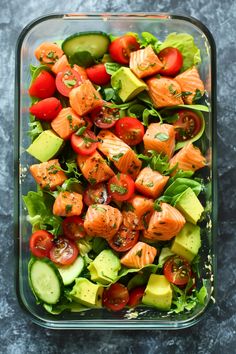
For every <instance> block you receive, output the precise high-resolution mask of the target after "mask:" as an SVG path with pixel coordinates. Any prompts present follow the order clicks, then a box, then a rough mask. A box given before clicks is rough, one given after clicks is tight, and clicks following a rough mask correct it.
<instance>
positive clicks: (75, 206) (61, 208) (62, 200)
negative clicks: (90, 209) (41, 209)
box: [52, 191, 83, 216]
mask: <svg viewBox="0 0 236 354" xmlns="http://www.w3.org/2000/svg"><path fill="white" fill-rule="evenodd" d="M82 209H83V196H82V194H79V193H76V192H67V191H65V192H60V193H59V194H58V196H57V197H56V199H55V202H54V204H53V209H52V211H53V214H54V215H57V216H74V215H80V214H81V212H82Z"/></svg>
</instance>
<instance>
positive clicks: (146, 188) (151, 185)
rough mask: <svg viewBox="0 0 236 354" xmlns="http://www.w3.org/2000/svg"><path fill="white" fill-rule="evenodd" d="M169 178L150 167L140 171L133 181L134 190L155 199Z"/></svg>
mask: <svg viewBox="0 0 236 354" xmlns="http://www.w3.org/2000/svg"><path fill="white" fill-rule="evenodd" d="M168 179H169V177H168V176H163V175H162V174H161V173H160V172H158V171H153V170H152V169H151V168H150V167H145V168H144V169H142V170H141V171H140V173H139V175H138V177H137V179H136V180H135V188H136V189H137V190H138V191H139V192H140V193H142V194H144V195H146V196H148V197H151V198H154V199H156V198H157V197H159V196H160V194H161V193H162V191H163V189H164V187H165V185H166V183H167V182H168Z"/></svg>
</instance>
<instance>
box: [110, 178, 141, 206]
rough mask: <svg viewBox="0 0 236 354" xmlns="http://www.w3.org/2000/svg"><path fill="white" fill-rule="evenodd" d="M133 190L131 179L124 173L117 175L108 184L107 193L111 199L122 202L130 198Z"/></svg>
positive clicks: (133, 185)
mask: <svg viewBox="0 0 236 354" xmlns="http://www.w3.org/2000/svg"><path fill="white" fill-rule="evenodd" d="M134 189H135V184H134V181H133V179H132V178H131V177H130V176H129V175H126V174H124V173H118V174H117V175H116V176H114V177H112V178H111V179H110V180H109V182H108V192H109V194H110V195H111V197H112V199H114V200H117V201H119V202H122V201H124V200H128V199H129V198H131V197H132V195H133V193H134Z"/></svg>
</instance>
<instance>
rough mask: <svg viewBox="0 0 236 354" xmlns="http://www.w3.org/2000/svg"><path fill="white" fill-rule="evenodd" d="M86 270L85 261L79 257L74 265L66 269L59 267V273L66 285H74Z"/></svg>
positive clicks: (65, 267)
mask: <svg viewBox="0 0 236 354" xmlns="http://www.w3.org/2000/svg"><path fill="white" fill-rule="evenodd" d="M83 268H84V260H83V258H82V257H81V256H79V257H78V258H77V259H76V260H75V261H74V263H73V264H71V265H69V266H64V267H58V268H57V269H58V271H59V273H60V275H61V277H62V281H63V284H64V285H69V284H71V283H73V281H74V280H75V278H77V277H78V276H79V275H80V273H81V272H82V270H83Z"/></svg>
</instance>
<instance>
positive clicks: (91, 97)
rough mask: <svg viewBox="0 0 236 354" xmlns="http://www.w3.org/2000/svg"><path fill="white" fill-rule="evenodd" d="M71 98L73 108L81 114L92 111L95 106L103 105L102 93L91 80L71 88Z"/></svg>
mask: <svg viewBox="0 0 236 354" xmlns="http://www.w3.org/2000/svg"><path fill="white" fill-rule="evenodd" d="M69 100H70V105H71V107H72V109H73V110H74V111H75V112H76V113H77V114H78V115H79V116H83V115H85V114H87V113H89V112H91V111H92V110H93V109H94V108H96V107H101V106H102V105H103V100H102V97H101V95H100V93H99V92H98V91H97V90H95V88H94V86H93V84H92V83H91V81H89V80H85V81H84V82H82V84H81V85H80V86H78V87H75V88H74V89H73V90H71V92H70V95H69Z"/></svg>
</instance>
